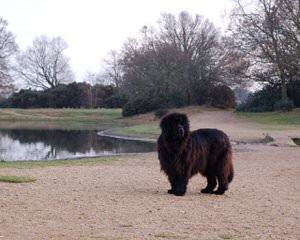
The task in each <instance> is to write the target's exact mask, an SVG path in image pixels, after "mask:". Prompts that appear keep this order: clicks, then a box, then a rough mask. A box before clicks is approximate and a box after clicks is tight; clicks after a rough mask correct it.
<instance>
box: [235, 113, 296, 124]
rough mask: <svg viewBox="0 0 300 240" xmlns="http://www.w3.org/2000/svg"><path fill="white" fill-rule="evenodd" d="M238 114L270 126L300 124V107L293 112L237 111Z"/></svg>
mask: <svg viewBox="0 0 300 240" xmlns="http://www.w3.org/2000/svg"><path fill="white" fill-rule="evenodd" d="M237 116H238V117H241V118H246V119H249V120H250V121H253V122H256V123H258V124H262V125H268V126H281V127H283V126H288V127H299V126H300V109H296V110H294V111H292V112H262V113H252V112H237Z"/></svg>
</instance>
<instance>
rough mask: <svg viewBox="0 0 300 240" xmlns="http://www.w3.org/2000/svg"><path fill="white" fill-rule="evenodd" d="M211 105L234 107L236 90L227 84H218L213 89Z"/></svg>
mask: <svg viewBox="0 0 300 240" xmlns="http://www.w3.org/2000/svg"><path fill="white" fill-rule="evenodd" d="M211 105H212V106H213V107H217V108H234V107H235V105H236V104H235V97H234V92H233V91H232V90H231V89H230V88H229V87H227V86H226V85H218V86H215V87H213V89H212V90H211Z"/></svg>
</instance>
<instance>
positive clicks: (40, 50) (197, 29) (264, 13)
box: [0, 0, 300, 115]
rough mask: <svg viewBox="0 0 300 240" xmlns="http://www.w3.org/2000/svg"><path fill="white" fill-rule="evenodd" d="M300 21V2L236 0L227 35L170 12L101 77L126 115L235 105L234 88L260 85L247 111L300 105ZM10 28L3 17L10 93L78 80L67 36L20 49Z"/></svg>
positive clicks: (0, 48) (1, 77) (114, 56)
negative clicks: (17, 86) (17, 83)
mask: <svg viewBox="0 0 300 240" xmlns="http://www.w3.org/2000/svg"><path fill="white" fill-rule="evenodd" d="M299 19H300V5H299V1H298V0H255V1H251V2H249V1H243V0H235V4H234V7H233V9H232V11H231V13H230V24H229V26H228V29H227V31H226V32H225V33H223V32H221V31H220V30H219V29H218V28H216V27H215V26H214V25H213V23H212V22H210V21H209V20H208V19H205V18H204V17H202V16H200V15H191V14H190V13H188V12H181V13H180V14H179V15H178V16H175V15H173V14H167V13H164V14H162V15H161V17H160V19H159V20H158V24H157V25H156V26H144V27H143V28H142V29H141V31H140V35H139V36H138V37H136V38H130V39H128V40H127V41H126V42H125V43H124V44H123V46H122V47H121V49H120V50H119V51H116V50H113V51H111V52H110V54H109V57H108V58H107V59H106V60H105V62H104V66H103V67H104V68H105V71H104V72H102V74H101V75H100V76H97V79H101V81H102V82H106V83H109V84H110V85H112V86H113V88H114V91H115V93H114V97H115V98H116V99H118V102H119V103H122V107H123V114H124V115H131V114H136V113H141V112H146V111H152V110H155V109H159V108H169V107H179V106H186V105H191V104H199V105H201V104H209V105H212V106H216V107H222V108H227V107H234V106H235V99H234V93H233V90H234V89H235V88H246V87H249V86H251V85H252V84H253V82H257V83H259V85H260V86H261V88H262V90H260V91H258V92H256V93H254V94H251V95H250V97H249V98H248V99H249V100H248V102H247V104H248V105H247V104H246V105H245V106H247V107H245V108H244V109H246V110H251V106H252V105H253V104H254V103H256V105H255V107H257V105H258V108H256V110H257V109H261V110H262V111H264V110H274V109H275V105H276V106H285V105H296V106H300V102H299V99H298V94H297V93H298V92H299V85H300V84H299V81H300V67H299V66H300V38H299V36H300V24H299ZM6 26H7V22H6V21H5V20H3V19H2V18H0V89H1V90H2V91H4V90H6V91H7V90H8V89H12V88H13V84H12V80H13V78H14V77H16V76H17V77H18V78H19V79H22V80H23V81H24V82H26V84H27V86H28V87H31V88H33V89H38V90H41V89H42V90H44V91H45V92H51V91H52V90H51V89H56V88H60V87H62V86H68V85H66V84H68V83H71V82H73V81H74V74H73V73H72V70H71V68H70V65H69V59H68V58H67V57H66V56H65V54H64V51H65V49H66V48H67V44H66V42H65V41H64V40H63V39H62V38H60V37H56V38H49V37H47V36H41V37H37V38H36V39H35V40H34V41H33V43H32V45H31V46H29V47H28V48H27V49H26V50H24V51H17V45H16V43H15V41H14V35H13V34H12V33H10V32H9V31H8V30H7V29H6ZM16 52H17V57H15V58H14V59H15V60H14V62H12V61H10V59H11V57H12V55H13V54H15V53H16ZM12 73H13V74H12ZM61 84H65V85H61ZM90 87H91V88H92V86H90ZM275 90H276V91H275ZM24 91H25V90H24ZM31 91H32V90H31ZM266 92H267V93H269V92H276V94H271V95H270V94H269V95H268V94H265V93H266ZM270 96H271V97H272V101H268V100H267V99H268V98H270ZM69 101H70V102H71V101H72V99H69ZM249 104H250V105H249ZM251 104H252V105H251ZM70 105H72V104H70ZM88 106H90V107H94V106H97V105H95V104H90V105H86V107H88ZM262 106H266V107H262Z"/></svg>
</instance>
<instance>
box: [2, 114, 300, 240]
mask: <svg viewBox="0 0 300 240" xmlns="http://www.w3.org/2000/svg"><path fill="white" fill-rule="evenodd" d="M209 114H211V115H210V116H209V117H208V115H209ZM201 115H202V116H200V114H199V115H195V116H192V117H191V125H192V127H193V128H197V127H207V126H204V125H203V123H205V121H208V122H209V124H210V126H214V127H218V128H221V129H223V130H225V131H227V132H228V133H229V135H230V137H231V138H232V139H244V138H249V139H250V138H256V137H259V136H261V130H260V129H258V128H255V126H251V125H249V123H247V122H244V121H240V120H237V119H235V118H234V115H233V114H231V113H228V115H227V113H225V114H224V112H214V113H213V112H212V113H207V114H205V117H204V118H205V120H203V114H201ZM222 116H223V117H222ZM224 116H225V118H229V120H228V121H227V124H226V121H224ZM210 126H209V127H210ZM245 129H246V130H245ZM247 129H248V130H247ZM291 133H293V134H296V133H298V132H297V131H293V132H292V131H291ZM274 134H275V135H276V134H278V135H277V136H279V137H280V136H285V135H286V134H287V132H286V131H279V132H274ZM243 136H244V137H243ZM249 136H250V137H249ZM299 136H300V134H299ZM299 156H300V149H299V148H298V147H284V146H280V147H274V146H267V145H262V144H256V145H243V146H235V149H234V166H235V173H236V174H235V178H234V180H233V182H232V183H231V184H230V186H229V191H227V192H226V194H225V195H223V196H215V195H205V194H201V193H200V188H202V187H203V186H204V185H205V179H204V178H203V177H201V176H195V177H194V178H192V179H191V181H190V183H189V186H188V191H187V194H186V196H184V197H175V196H173V195H168V194H167V193H166V191H167V189H168V188H169V184H168V181H167V178H166V177H165V176H164V175H163V173H161V172H160V170H159V164H158V160H157V155H156V153H148V154H136V155H127V156H124V157H120V158H118V161H113V162H111V163H103V164H99V165H94V166H72V167H48V168H34V169H0V175H5V174H9V175H25V176H34V177H36V178H37V179H38V180H37V181H36V182H35V183H31V184H8V183H0V239H9V240H17V239H20V240H27V239H28V240H29V239H30V240H34V239H39V240H40V239H55V240H56V239H58V240H59V239H72V240H75V239H205V240H213V239H215V240H218V239H251V240H252V239H276V240H280V239H284V240H286V239H291V240H292V239H295V240H298V239H300V225H299V222H300V184H299V176H300V158H299Z"/></svg>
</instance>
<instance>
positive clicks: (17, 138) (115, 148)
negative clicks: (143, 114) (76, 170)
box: [0, 129, 155, 161]
mask: <svg viewBox="0 0 300 240" xmlns="http://www.w3.org/2000/svg"><path fill="white" fill-rule="evenodd" d="M154 148H155V146H154V144H153V143H146V142H140V141H128V140H121V139H114V138H109V137H102V136H99V135H97V132H96V131H80V130H27V129H26V130H25V129H0V160H5V161H14V160H52V159H65V158H74V157H83V156H99V155H111V154H119V153H136V152H151V151H153V150H154Z"/></svg>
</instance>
